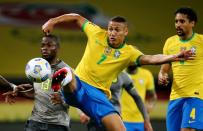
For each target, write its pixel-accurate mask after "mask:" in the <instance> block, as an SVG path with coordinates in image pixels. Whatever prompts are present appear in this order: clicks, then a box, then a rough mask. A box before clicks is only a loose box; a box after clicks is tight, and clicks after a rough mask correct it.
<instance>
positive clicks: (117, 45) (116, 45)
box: [107, 41, 125, 49]
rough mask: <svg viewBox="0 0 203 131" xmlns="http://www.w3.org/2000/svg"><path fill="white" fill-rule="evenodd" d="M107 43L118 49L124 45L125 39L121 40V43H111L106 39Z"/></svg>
mask: <svg viewBox="0 0 203 131" xmlns="http://www.w3.org/2000/svg"><path fill="white" fill-rule="evenodd" d="M107 43H108V45H109V46H110V47H111V48H114V49H120V48H122V47H123V46H124V45H125V41H123V42H122V43H119V44H112V43H110V42H109V41H107Z"/></svg>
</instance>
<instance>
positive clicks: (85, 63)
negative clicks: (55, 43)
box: [75, 21, 142, 97]
mask: <svg viewBox="0 0 203 131" xmlns="http://www.w3.org/2000/svg"><path fill="white" fill-rule="evenodd" d="M82 29H83V31H84V32H85V33H86V35H87V37H88V41H87V46H86V49H85V52H84V55H83V57H82V59H81V61H80V63H79V64H78V66H77V68H76V70H75V73H76V75H77V76H78V77H79V78H80V79H81V80H82V81H84V82H86V83H88V84H90V85H92V86H94V87H96V88H99V89H101V90H103V91H104V92H105V93H106V95H107V96H108V97H111V93H110V86H111V83H112V81H113V80H114V79H115V78H116V77H117V76H118V74H119V73H120V72H121V71H122V70H123V69H124V68H126V67H127V66H128V65H129V64H130V63H133V62H134V63H135V62H136V60H138V58H139V56H140V55H142V52H140V51H139V50H137V49H135V48H134V47H133V46H131V45H128V44H126V43H124V44H122V46H121V47H120V48H118V49H114V48H112V47H110V46H109V44H108V37H107V31H106V30H104V29H101V28H100V27H99V26H97V25H95V24H93V23H91V22H89V21H85V23H84V24H83V27H82Z"/></svg>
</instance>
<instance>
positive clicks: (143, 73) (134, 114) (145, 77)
mask: <svg viewBox="0 0 203 131" xmlns="http://www.w3.org/2000/svg"><path fill="white" fill-rule="evenodd" d="M130 77H131V78H132V80H133V83H134V85H135V87H134V88H136V90H137V92H138V94H139V95H140V96H141V98H142V100H143V101H145V96H146V91H147V90H154V88H155V87H154V78H153V75H152V73H151V72H150V71H148V70H147V69H143V68H138V70H137V73H136V74H133V75H130ZM121 116H122V119H123V121H125V122H144V119H143V117H142V114H141V112H140V111H139V109H138V108H137V105H136V103H135V102H134V100H133V98H132V97H131V96H130V95H129V94H128V92H127V91H125V90H123V91H122V95H121Z"/></svg>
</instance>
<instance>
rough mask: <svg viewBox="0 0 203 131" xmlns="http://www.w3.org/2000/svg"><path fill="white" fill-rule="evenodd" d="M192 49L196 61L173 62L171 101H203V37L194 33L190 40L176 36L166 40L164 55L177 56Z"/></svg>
mask: <svg viewBox="0 0 203 131" xmlns="http://www.w3.org/2000/svg"><path fill="white" fill-rule="evenodd" d="M189 49H191V50H192V52H193V53H195V54H196V56H195V58H194V60H187V61H177V62H172V72H173V83H172V91H171V94H170V100H174V99H178V98H183V97H196V98H200V99H203V35H200V34H197V33H193V36H192V37H191V38H190V39H189V40H185V41H183V40H180V38H179V36H177V35H175V36H172V37H170V38H168V39H167V40H166V43H165V45H164V48H163V52H164V54H167V55H169V54H176V53H178V52H180V51H181V50H189Z"/></svg>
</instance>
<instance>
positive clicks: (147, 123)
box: [144, 120, 153, 131]
mask: <svg viewBox="0 0 203 131" xmlns="http://www.w3.org/2000/svg"><path fill="white" fill-rule="evenodd" d="M144 129H145V131H153V128H152V125H151V123H150V121H149V120H145V121H144Z"/></svg>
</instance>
